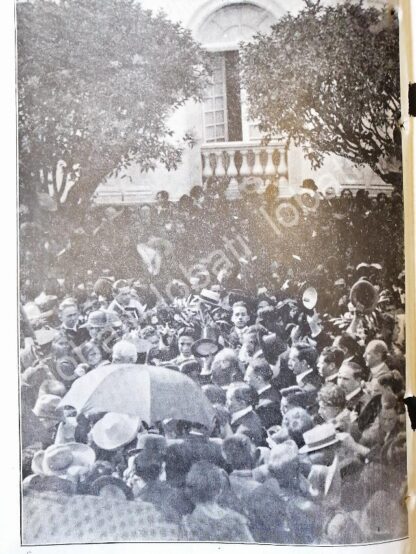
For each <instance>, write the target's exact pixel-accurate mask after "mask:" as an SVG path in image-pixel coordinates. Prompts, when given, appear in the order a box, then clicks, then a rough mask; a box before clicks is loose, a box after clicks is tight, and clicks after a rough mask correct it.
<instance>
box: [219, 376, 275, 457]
mask: <svg viewBox="0 0 416 554" xmlns="http://www.w3.org/2000/svg"><path fill="white" fill-rule="evenodd" d="M256 396H257V395H256V391H255V390H254V389H253V388H252V387H250V386H249V385H247V384H246V383H239V382H237V383H232V384H231V385H230V386H229V388H228V390H227V403H226V405H227V408H228V411H229V412H230V414H231V422H230V424H231V430H232V431H233V433H241V434H243V435H247V436H248V437H249V438H250V439H251V440H252V442H253V443H254V444H255V445H256V446H261V445H264V444H265V439H266V432H265V430H264V428H263V425H262V423H261V419H260V418H259V416H258V415H257V414H256V413H255V411H254V410H253V405H254V404H255V403H256Z"/></svg>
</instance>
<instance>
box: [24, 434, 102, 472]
mask: <svg viewBox="0 0 416 554" xmlns="http://www.w3.org/2000/svg"><path fill="white" fill-rule="evenodd" d="M94 462H95V452H94V450H93V449H92V448H91V447H89V446H87V445H86V444H82V443H77V442H72V443H66V444H53V445H52V446H49V447H48V448H47V449H46V450H41V451H39V452H36V454H35V455H34V457H33V460H32V471H33V473H35V474H38V475H55V476H58V477H59V476H61V477H65V476H74V475H77V474H79V473H86V472H87V471H88V470H89V469H91V467H92V466H93V464H94Z"/></svg>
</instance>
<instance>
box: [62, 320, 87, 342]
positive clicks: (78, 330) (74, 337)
mask: <svg viewBox="0 0 416 554" xmlns="http://www.w3.org/2000/svg"><path fill="white" fill-rule="evenodd" d="M59 332H60V333H62V334H63V335H65V337H66V338H67V339H68V340H69V342H70V343H71V344H75V346H81V344H83V343H84V342H88V341H89V340H90V334H89V332H88V329H87V328H86V327H79V326H78V325H77V326H76V327H75V329H68V327H64V326H63V325H61V326H60V327H59Z"/></svg>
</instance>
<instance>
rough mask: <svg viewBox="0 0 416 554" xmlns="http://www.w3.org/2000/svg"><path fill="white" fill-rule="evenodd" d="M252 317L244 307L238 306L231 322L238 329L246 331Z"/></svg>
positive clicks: (234, 310)
mask: <svg viewBox="0 0 416 554" xmlns="http://www.w3.org/2000/svg"><path fill="white" fill-rule="evenodd" d="M249 320H250V317H249V315H248V313H247V309H246V308H245V307H244V306H237V307H235V308H233V315H232V317H231V321H232V322H233V323H234V325H235V326H236V327H237V328H238V329H244V327H246V326H247V324H248V322H249Z"/></svg>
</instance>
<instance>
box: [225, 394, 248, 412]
mask: <svg viewBox="0 0 416 554" xmlns="http://www.w3.org/2000/svg"><path fill="white" fill-rule="evenodd" d="M225 406H226V408H227V410H228V411H229V412H230V414H233V413H234V412H238V410H242V409H243V408H245V406H244V405H243V404H242V403H241V402H240V401H239V400H237V399H236V398H235V395H234V392H233V391H230V390H228V391H227V400H226V403H225Z"/></svg>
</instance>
